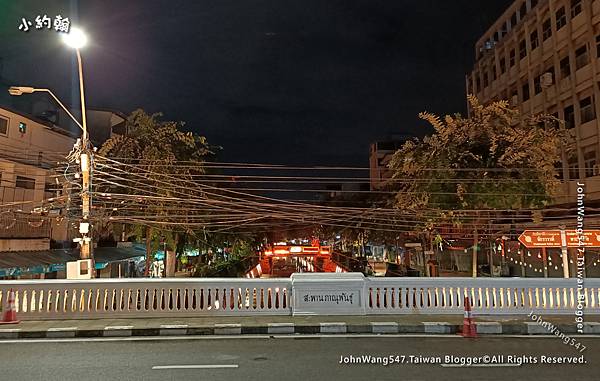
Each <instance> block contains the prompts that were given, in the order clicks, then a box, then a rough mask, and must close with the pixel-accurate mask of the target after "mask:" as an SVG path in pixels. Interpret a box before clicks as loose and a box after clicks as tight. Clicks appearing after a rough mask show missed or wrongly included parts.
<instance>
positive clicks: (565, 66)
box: [560, 56, 571, 78]
mask: <svg viewBox="0 0 600 381" xmlns="http://www.w3.org/2000/svg"><path fill="white" fill-rule="evenodd" d="M570 75H571V64H570V62H569V56H566V57H565V58H563V59H562V60H560V77H561V78H567V77H568V76H570Z"/></svg>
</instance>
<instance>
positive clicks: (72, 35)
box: [63, 28, 87, 49]
mask: <svg viewBox="0 0 600 381" xmlns="http://www.w3.org/2000/svg"><path fill="white" fill-rule="evenodd" d="M63 41H64V42H65V44H67V45H68V46H70V47H72V48H75V49H80V48H83V47H84V46H85V44H86V43H87V36H86V35H85V33H83V30H81V29H79V28H71V30H70V31H69V33H65V34H64V35H63Z"/></svg>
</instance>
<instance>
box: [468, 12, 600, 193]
mask: <svg viewBox="0 0 600 381" xmlns="http://www.w3.org/2000/svg"><path fill="white" fill-rule="evenodd" d="M475 55H476V63H475V65H474V68H473V71H472V73H471V74H469V75H468V76H467V78H466V87H467V93H468V94H474V95H476V96H477V97H478V98H479V100H480V101H481V102H483V103H487V102H490V101H493V100H499V99H505V100H508V101H509V102H511V103H512V104H513V105H514V106H518V107H519V108H520V110H521V111H522V112H523V113H526V114H527V113H547V114H552V115H554V116H556V117H558V118H559V119H561V120H564V121H565V124H566V127H567V128H568V129H570V130H571V133H572V134H573V136H574V137H575V138H576V139H575V140H576V144H577V155H576V156H574V157H572V158H567V157H566V156H565V155H563V168H562V173H560V174H559V175H561V176H562V178H563V179H564V180H565V185H564V187H565V189H564V191H563V192H561V193H562V195H561V196H560V197H558V198H557V199H556V203H557V204H573V203H574V202H575V201H576V195H577V193H576V181H574V180H578V179H588V178H589V181H586V198H587V199H588V201H593V200H598V201H600V156H599V155H600V123H599V119H598V117H597V114H598V111H599V110H600V88H599V83H600V1H597V0H517V1H515V2H514V3H513V4H512V5H511V6H510V7H509V8H508V9H507V10H506V11H505V12H504V14H502V16H501V17H500V18H499V19H498V20H497V21H496V22H495V23H494V24H493V25H492V26H491V27H490V28H489V29H488V30H487V31H486V32H485V34H484V35H483V36H482V37H481V38H480V39H479V40H478V41H477V43H476V46H475ZM593 180H598V181H593Z"/></svg>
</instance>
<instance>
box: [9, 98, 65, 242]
mask: <svg viewBox="0 0 600 381" xmlns="http://www.w3.org/2000/svg"><path fill="white" fill-rule="evenodd" d="M75 140H76V139H75V137H74V136H73V135H71V134H70V133H67V132H65V131H64V130H61V129H60V128H58V127H56V126H54V125H52V124H51V123H48V122H46V121H42V120H36V119H33V118H32V117H30V116H27V115H24V114H21V113H19V112H17V111H14V110H9V109H6V108H0V251H21V250H43V249H49V245H50V238H52V239H54V240H55V241H69V240H70V237H69V234H68V228H67V221H66V219H64V218H62V214H63V211H61V210H59V209H57V210H56V211H55V213H52V211H51V212H50V213H48V211H46V212H44V213H43V217H44V218H42V214H40V213H36V208H39V207H40V206H41V205H42V201H43V200H47V199H50V198H52V197H57V196H60V195H61V193H62V183H61V179H60V176H59V174H57V172H55V171H53V170H52V168H54V167H55V166H56V163H57V162H64V160H65V156H66V154H67V153H68V152H69V151H70V150H71V149H72V147H73V144H74V143H75ZM32 212H34V213H32Z"/></svg>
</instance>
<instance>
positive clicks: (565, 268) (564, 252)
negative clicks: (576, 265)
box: [558, 225, 569, 278]
mask: <svg viewBox="0 0 600 381" xmlns="http://www.w3.org/2000/svg"><path fill="white" fill-rule="evenodd" d="M558 228H559V229H560V246H561V252H562V263H563V277H564V278H568V277H569V251H568V250H567V232H566V231H565V229H566V228H567V227H566V226H565V225H559V226H558Z"/></svg>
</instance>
